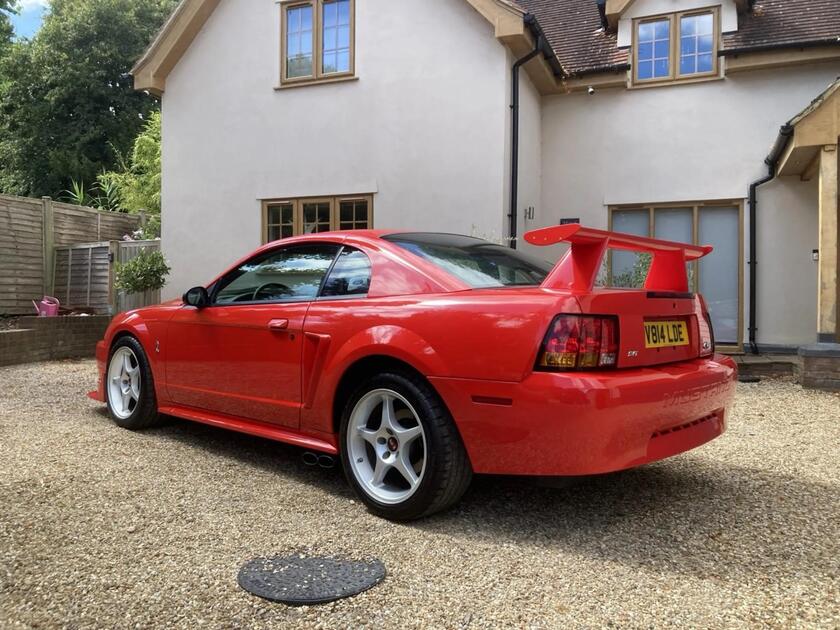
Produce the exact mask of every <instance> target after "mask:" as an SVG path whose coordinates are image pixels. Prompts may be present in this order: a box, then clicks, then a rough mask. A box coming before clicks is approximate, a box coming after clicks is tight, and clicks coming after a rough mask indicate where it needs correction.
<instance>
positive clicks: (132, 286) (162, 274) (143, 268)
mask: <svg viewBox="0 0 840 630" xmlns="http://www.w3.org/2000/svg"><path fill="white" fill-rule="evenodd" d="M169 271H170V268H169V265H167V264H166V259H165V258H164V257H163V254H161V253H160V252H159V251H157V250H154V251H152V250H143V251H142V252H140V254H139V255H138V256H137V257H136V258H133V259H131V260H129V261H128V262H127V263H123V264H121V265H117V270H116V281H115V286H116V287H117V288H118V289H120V290H121V291H125V292H126V293H143V292H144V291H156V290H157V289H162V288H163V285H165V284H166V276H168V275H169Z"/></svg>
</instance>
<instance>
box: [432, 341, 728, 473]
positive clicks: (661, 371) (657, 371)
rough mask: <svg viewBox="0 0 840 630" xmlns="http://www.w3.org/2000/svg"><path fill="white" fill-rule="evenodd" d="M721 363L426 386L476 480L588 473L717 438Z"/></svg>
mask: <svg viewBox="0 0 840 630" xmlns="http://www.w3.org/2000/svg"><path fill="white" fill-rule="evenodd" d="M736 377H737V368H736V366H735V362H734V361H732V359H730V358H729V357H725V356H722V355H715V356H714V357H711V358H707V359H697V360H693V361H688V362H683V363H675V364H671V365H665V366H658V367H655V368H639V369H632V370H617V371H613V372H588V373H584V372H580V373H545V372H535V373H533V374H531V375H530V376H529V377H528V378H526V379H525V380H524V381H522V382H521V383H500V382H491V381H474V380H469V379H451V378H433V379H430V380H431V381H432V383H433V384H434V386H435V387H436V388H437V390H438V392H440V394H441V396H442V397H443V398H444V400H445V402H446V403H447V405H448V407H449V410H450V411H451V412H452V415H453V416H454V418H455V420H456V424H457V425H458V428H459V430H460V433H461V436H462V437H463V439H464V443H465V445H466V448H467V452H468V453H469V456H470V460H471V462H472V465H473V469H474V470H475V472H478V473H493V474H513V475H546V476H549V475H591V474H598V473H606V472H611V471H615V470H622V469H625V468H632V467H634V466H639V465H642V464H646V463H649V462H653V461H657V460H660V459H664V458H666V457H670V456H672V455H676V454H678V453H682V452H684V451H687V450H690V449H692V448H696V447H697V446H700V445H701V444H705V443H706V442H708V441H710V440H712V439H714V438H715V437H717V436H719V435H720V434H721V433H723V431H724V429H725V426H726V415H727V412H728V409H729V408H730V406H731V404H732V399H733V397H734V394H735V382H736Z"/></svg>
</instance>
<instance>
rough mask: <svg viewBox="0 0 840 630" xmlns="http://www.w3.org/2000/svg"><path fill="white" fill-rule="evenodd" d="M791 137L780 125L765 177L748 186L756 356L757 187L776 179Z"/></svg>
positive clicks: (751, 327)
mask: <svg viewBox="0 0 840 630" xmlns="http://www.w3.org/2000/svg"><path fill="white" fill-rule="evenodd" d="M792 135H793V127H792V126H791V125H790V124H784V125H782V127H781V129H779V135H778V137H777V138H776V142H775V143H774V144H773V149H772V150H771V151H770V154H769V155H768V156H767V157H766V158H765V159H764V163H765V164H766V165H767V175H765V176H764V177H762V178H760V179H757V180H755V181H754V182H753V183H752V184H750V258H749V268H750V316H749V319H750V323H749V335H750V352H752V353H753V354H758V345H757V344H756V342H755V333H756V331H757V330H758V328H757V327H756V314H757V311H758V306H757V304H756V296H757V295H758V269H757V266H758V260H757V258H756V250H757V248H758V242H757V241H758V233H757V228H758V226H757V225H756V223H757V217H758V187H759V186H761V185H762V184H766V183H767V182H769V181H771V180H772V179H774V178H775V177H776V168H777V167H778V165H779V159H780V158H781V157H782V153H784V151H785V149H786V148H787V145H788V142H789V141H790V137H791V136H792Z"/></svg>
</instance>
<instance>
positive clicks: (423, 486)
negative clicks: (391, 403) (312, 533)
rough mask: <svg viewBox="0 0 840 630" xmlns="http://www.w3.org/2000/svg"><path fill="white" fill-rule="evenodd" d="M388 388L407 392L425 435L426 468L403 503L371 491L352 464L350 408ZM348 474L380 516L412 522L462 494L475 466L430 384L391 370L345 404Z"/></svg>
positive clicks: (343, 420)
mask: <svg viewBox="0 0 840 630" xmlns="http://www.w3.org/2000/svg"><path fill="white" fill-rule="evenodd" d="M375 389H390V390H393V391H394V392H397V393H398V394H400V395H401V396H403V397H405V398H406V400H408V401H409V402H410V403H411V405H412V406H413V407H414V409H415V410H416V412H417V415H418V416H419V418H418V420H419V422H420V424H421V425H422V426H423V431H424V433H425V435H426V454H425V458H426V464H425V466H426V468H425V472H424V474H423V476H422V479H421V480H420V485H419V487H418V488H417V490H416V491H415V492H414V494H412V495H411V496H410V497H408V498H407V499H405V500H404V501H403V502H401V503H396V504H386V503H382V502H380V501H378V500H376V498H374V497H372V496H371V495H369V494H368V493H367V492H366V490H365V489H364V487H363V486H362V485H361V484H360V483H359V481H358V480H357V479H356V476H355V473H354V472H353V468H352V467H351V462H350V454H349V448H348V446H347V444H348V442H347V433H348V427H349V424H350V417H351V415H352V412H353V410H354V408H355V406H356V404H357V403H358V402H359V400H360V399H361V398H362V397H363V396H365V394H367V393H368V392H371V391H372V390H375ZM340 440H341V441H340V444H341V447H340V451H341V464H342V467H343V469H344V475H345V476H346V477H347V480H348V482H349V483H350V485H351V486H352V488H353V490H354V491H355V492H356V494H357V495H358V496H359V498H360V499H361V501H362V502H363V503H364V504H365V505H366V506H367V508H368V509H369V510H370V511H371V512H372V513H373V514H376V515H377V516H381V517H383V518H386V519H389V520H395V521H409V520H414V519H418V518H422V517H425V516H429V515H431V514H434V513H436V512H440V511H442V510H445V509H447V508H449V507H451V506H452V505H454V504H455V503H457V502H458V500H459V499H460V498H461V497H462V496H463V494H464V492H466V490H467V488H468V487H469V485H470V481H472V467H471V466H470V461H469V458H468V456H467V452H466V449H465V448H464V444H463V442H462V441H461V436H460V435H459V434H458V430H457V428H456V427H455V422H454V421H453V419H452V416H451V415H450V414H449V411H448V410H447V409H446V407H445V406H444V404H443V402H442V401H441V399H440V397H439V396H438V395H437V393H436V392H435V391H434V389H432V387H431V386H430V385H429V384H428V383H427V382H426V381H425V380H424V379H423V378H422V377H420V376H419V375H415V374H411V373H407V372H406V373H403V372H395V371H394V372H387V373H382V374H378V375H376V376H373V377H371V378H369V379H368V380H367V381H365V382H364V383H363V384H362V385H361V386H360V387H358V388H357V389H356V391H355V392H354V393H353V395H351V396H350V398H349V399H348V400H347V403H346V404H345V405H344V410H343V413H342V415H341V432H340Z"/></svg>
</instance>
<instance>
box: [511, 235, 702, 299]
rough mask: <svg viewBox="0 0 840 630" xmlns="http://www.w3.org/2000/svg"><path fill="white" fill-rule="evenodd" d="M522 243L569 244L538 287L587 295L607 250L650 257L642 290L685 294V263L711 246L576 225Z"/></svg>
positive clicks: (529, 238) (686, 288) (527, 238)
mask: <svg viewBox="0 0 840 630" xmlns="http://www.w3.org/2000/svg"><path fill="white" fill-rule="evenodd" d="M525 240H526V241H527V242H528V243H530V244H531V245H539V246H547V245H556V244H558V243H563V242H565V243H569V244H571V246H572V247H571V249H570V250H569V251H568V252H566V254H565V255H564V256H563V257H562V258H561V259H560V262H558V263H557V265H555V267H554V269H553V270H552V271H551V273H550V274H549V275H548V277H547V278H546V279H545V281H544V282H543V284H542V286H543V287H545V288H547V289H565V290H569V291H574V292H588V291H591V290H592V289H593V288H594V286H595V281H596V279H597V277H598V271H599V269H600V268H601V262H602V260H603V259H604V254H605V252H606V251H607V250H608V249H621V250H627V251H633V252H642V253H646V254H650V255H651V263H650V269H649V270H648V274H647V278H646V279H645V285H644V288H645V289H647V290H648V291H674V292H680V293H685V292H687V291H688V273H687V271H686V266H685V263H686V262H689V261H692V260H697V259H698V258H702V257H703V256H705V255H706V254H709V253H710V252H711V251H712V247H711V245H691V244H689V243H677V242H674V241H663V240H659V239H655V238H647V237H644V236H636V235H634V234H623V233H621V232H608V231H607V230H596V229H594V228H588V227H583V226H582V225H580V224H578V223H572V224H569V225H557V226H552V227H547V228H542V229H540V230H533V231H531V232H528V233H527V234H525Z"/></svg>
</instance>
